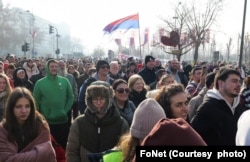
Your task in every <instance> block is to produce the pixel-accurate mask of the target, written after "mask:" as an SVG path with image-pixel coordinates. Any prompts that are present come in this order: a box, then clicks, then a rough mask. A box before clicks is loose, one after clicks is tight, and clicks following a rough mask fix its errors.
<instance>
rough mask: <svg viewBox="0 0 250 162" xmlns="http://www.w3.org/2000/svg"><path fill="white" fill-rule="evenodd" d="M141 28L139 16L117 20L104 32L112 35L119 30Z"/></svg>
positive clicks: (106, 27)
mask: <svg viewBox="0 0 250 162" xmlns="http://www.w3.org/2000/svg"><path fill="white" fill-rule="evenodd" d="M137 28H139V16H138V14H135V15H131V16H127V17H124V18H121V19H119V20H116V21H114V22H111V23H110V24H108V25H107V26H105V28H104V29H103V31H104V32H105V34H106V33H108V34H110V33H112V32H113V31H115V30H117V29H126V30H128V29H137Z"/></svg>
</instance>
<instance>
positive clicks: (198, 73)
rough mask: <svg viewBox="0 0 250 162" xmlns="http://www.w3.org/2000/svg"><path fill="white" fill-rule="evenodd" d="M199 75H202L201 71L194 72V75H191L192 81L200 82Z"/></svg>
mask: <svg viewBox="0 0 250 162" xmlns="http://www.w3.org/2000/svg"><path fill="white" fill-rule="evenodd" d="M201 74H202V70H195V72H194V75H193V80H195V81H196V82H200V79H201Z"/></svg>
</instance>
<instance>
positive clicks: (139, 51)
mask: <svg viewBox="0 0 250 162" xmlns="http://www.w3.org/2000/svg"><path fill="white" fill-rule="evenodd" d="M137 15H138V26H139V52H140V59H141V60H142V53H141V30H140V17H139V13H137Z"/></svg>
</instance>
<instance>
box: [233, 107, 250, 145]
mask: <svg viewBox="0 0 250 162" xmlns="http://www.w3.org/2000/svg"><path fill="white" fill-rule="evenodd" d="M249 123H250V110H247V111H245V112H243V113H242V115H241V116H240V118H239V120H238V130H237V133H236V141H235V142H236V145H237V146H250V124H249Z"/></svg>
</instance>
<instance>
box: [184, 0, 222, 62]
mask: <svg viewBox="0 0 250 162" xmlns="http://www.w3.org/2000/svg"><path fill="white" fill-rule="evenodd" d="M194 2H195V1H193V4H192V6H191V7H190V8H189V7H188V6H185V7H183V8H182V9H183V10H184V13H186V14H187V18H186V19H185V24H186V25H187V27H188V31H189V33H190V34H189V36H190V39H191V40H192V42H193V46H194V48H195V50H194V58H193V59H194V62H195V63H196V62H197V60H198V56H199V54H198V52H199V47H200V45H201V44H202V42H203V41H204V39H205V36H206V32H207V30H209V29H210V27H211V25H212V24H214V23H215V21H216V17H217V16H218V14H219V12H220V11H221V10H222V7H223V0H209V1H207V4H206V7H205V10H204V11H203V10H201V6H195V3H194Z"/></svg>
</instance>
